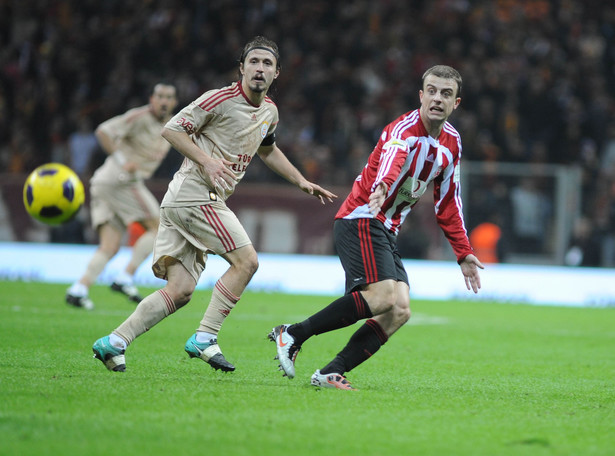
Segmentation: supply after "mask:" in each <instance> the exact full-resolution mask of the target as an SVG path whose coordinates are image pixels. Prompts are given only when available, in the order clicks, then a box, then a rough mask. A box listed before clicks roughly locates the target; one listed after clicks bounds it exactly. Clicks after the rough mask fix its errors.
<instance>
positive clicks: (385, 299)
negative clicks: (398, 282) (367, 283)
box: [363, 285, 397, 315]
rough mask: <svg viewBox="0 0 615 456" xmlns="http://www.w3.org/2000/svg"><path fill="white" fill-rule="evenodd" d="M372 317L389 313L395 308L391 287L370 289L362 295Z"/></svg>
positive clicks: (380, 286)
mask: <svg viewBox="0 0 615 456" xmlns="http://www.w3.org/2000/svg"><path fill="white" fill-rule="evenodd" d="M363 297H364V298H365V299H366V300H367V303H368V304H369V307H370V309H371V311H372V313H373V314H374V315H379V314H383V313H386V312H390V311H392V310H393V309H394V307H395V301H396V297H397V296H396V293H395V288H394V287H393V286H390V287H388V286H382V285H379V286H378V287H372V288H370V289H368V290H367V291H366V292H364V293H363Z"/></svg>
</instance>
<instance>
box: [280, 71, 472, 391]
mask: <svg viewBox="0 0 615 456" xmlns="http://www.w3.org/2000/svg"><path fill="white" fill-rule="evenodd" d="M461 83H462V80H461V75H460V74H459V73H458V72H457V71H456V70H455V69H454V68H451V67H448V66H444V65H437V66H435V67H432V68H430V69H428V70H427V71H426V72H425V74H424V75H423V88H422V90H420V91H419V98H420V102H421V106H420V108H419V109H416V110H414V111H410V112H408V113H406V114H404V115H402V116H401V117H399V118H398V119H396V120H394V121H393V122H392V123H390V124H389V125H387V126H386V127H385V128H384V130H383V131H382V134H381V135H380V139H379V141H378V143H377V144H376V147H375V148H374V150H373V152H372V153H371V154H370V156H369V158H368V161H367V165H366V166H365V168H364V169H363V171H362V172H361V174H360V175H359V176H358V177H357V178H356V180H355V183H354V185H353V187H352V190H351V192H350V194H349V195H348V197H347V198H346V200H345V201H344V202H343V203H342V206H341V208H340V209H339V211H338V213H337V215H336V220H335V225H334V237H335V246H336V250H337V252H338V254H339V256H340V260H341V263H342V266H343V268H344V271H345V273H346V293H347V294H346V295H344V296H343V297H341V298H339V299H337V300H336V301H334V302H333V303H331V304H330V305H329V306H328V307H326V308H324V309H323V310H321V311H320V312H317V313H316V314H314V315H312V316H311V317H309V318H307V319H306V320H304V321H302V322H300V323H297V324H294V325H288V324H283V325H279V326H276V327H275V328H273V330H272V331H271V333H270V334H269V338H270V339H271V340H272V341H275V342H276V346H277V358H278V359H279V361H280V369H281V370H283V371H284V374H285V375H286V376H288V377H289V378H292V377H294V376H295V364H294V363H295V358H296V356H297V353H298V351H299V349H300V347H301V345H302V344H303V343H304V342H305V341H306V340H307V339H308V338H310V337H311V336H314V335H317V334H322V333H324V332H328V331H332V330H335V329H339V328H342V327H345V326H348V325H351V324H353V323H355V322H357V321H358V320H362V319H367V321H366V322H365V324H364V325H363V326H361V327H360V328H359V329H358V330H357V331H356V332H355V333H354V334H353V336H352V337H351V338H350V341H349V342H348V344H347V345H346V347H345V348H344V349H343V350H342V351H341V352H340V353H339V354H338V355H337V356H336V357H335V358H334V359H333V360H332V361H331V362H330V363H329V364H327V365H326V366H325V367H323V368H322V369H319V370H317V371H316V372H315V373H314V375H313V376H312V379H311V383H312V385H315V386H323V387H330V388H339V389H353V388H352V386H351V385H350V382H348V380H347V379H346V378H345V377H344V374H345V373H346V372H349V371H350V370H352V369H353V368H355V367H356V366H358V365H359V364H361V363H362V362H363V361H365V360H366V359H367V358H369V357H370V356H372V355H373V354H374V353H375V352H376V351H377V350H378V349H379V348H380V347H381V346H382V345H383V344H384V343H385V342H386V341H387V340H388V339H389V337H391V336H392V335H393V333H395V331H397V330H398V329H399V328H400V327H401V326H402V325H403V324H404V323H406V322H407V321H408V319H409V318H410V297H409V291H410V287H409V284H408V276H407V274H406V271H405V270H404V267H403V264H402V261H401V257H400V255H399V252H398V250H397V233H398V232H399V228H400V226H401V224H402V223H403V222H404V219H405V218H406V216H407V215H408V214H409V213H410V212H411V211H412V208H413V207H414V205H415V204H416V203H417V202H418V200H419V198H420V197H421V196H422V195H423V193H424V192H425V190H426V189H427V186H428V185H429V184H430V183H433V194H434V202H435V212H436V220H437V222H438V224H439V226H440V228H441V229H442V231H443V232H444V234H445V235H446V237H447V239H448V240H449V242H450V244H451V246H452V248H453V251H454V253H455V255H456V256H457V262H458V263H459V265H460V267H461V272H462V274H463V277H464V280H465V283H466V287H467V288H468V290H472V291H474V293H477V292H478V289H479V288H480V286H481V284H480V276H479V273H478V268H481V269H482V268H483V265H482V264H481V262H480V261H479V260H478V259H477V258H476V256H475V255H474V254H473V253H472V247H471V246H470V242H469V240H468V236H467V233H466V229H465V226H464V221H463V213H462V205H461V191H460V187H459V184H460V182H459V176H460V172H459V161H460V159H461V139H460V136H459V133H458V132H457V131H456V130H455V129H454V128H453V126H452V125H451V124H450V123H448V121H447V119H448V118H449V116H450V115H451V113H452V112H453V110H455V109H456V108H457V107H458V106H459V103H460V102H461V98H460V94H461Z"/></svg>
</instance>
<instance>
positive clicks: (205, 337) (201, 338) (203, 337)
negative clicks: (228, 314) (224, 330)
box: [196, 331, 217, 344]
mask: <svg viewBox="0 0 615 456" xmlns="http://www.w3.org/2000/svg"><path fill="white" fill-rule="evenodd" d="M216 337H217V336H216V335H215V334H212V333H208V332H205V331H197V332H196V341H197V342H198V343H199V344H204V343H205V342H209V341H210V340H211V339H215V338H216Z"/></svg>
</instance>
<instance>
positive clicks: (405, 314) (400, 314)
mask: <svg viewBox="0 0 615 456" xmlns="http://www.w3.org/2000/svg"><path fill="white" fill-rule="evenodd" d="M411 316H412V312H411V311H410V305H409V304H408V303H404V305H401V306H400V305H397V306H395V320H397V321H398V322H399V324H400V326H401V325H404V324H406V323H407V322H408V320H410V317H411Z"/></svg>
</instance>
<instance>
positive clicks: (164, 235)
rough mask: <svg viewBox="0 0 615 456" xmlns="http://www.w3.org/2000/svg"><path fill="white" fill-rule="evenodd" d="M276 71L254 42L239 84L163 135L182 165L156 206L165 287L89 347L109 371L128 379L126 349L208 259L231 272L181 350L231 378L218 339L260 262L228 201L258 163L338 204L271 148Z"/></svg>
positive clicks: (266, 43)
mask: <svg viewBox="0 0 615 456" xmlns="http://www.w3.org/2000/svg"><path fill="white" fill-rule="evenodd" d="M279 70H280V62H279V54H278V47H277V45H276V43H274V42H273V41H270V40H268V39H266V38H263V37H256V38H255V39H254V40H252V41H251V42H249V43H248V44H246V46H245V47H244V49H243V52H242V54H241V57H240V59H239V71H240V74H241V77H240V80H239V82H236V83H234V84H231V85H230V86H228V87H224V88H222V89H218V90H211V91H208V92H206V93H204V94H203V95H201V96H200V97H199V98H198V99H197V100H196V101H194V102H193V103H191V104H190V105H189V106H186V107H185V108H184V109H182V110H181V111H180V112H179V113H178V114H176V115H175V117H173V119H171V120H170V121H169V122H168V123H167V125H166V127H165V129H164V131H163V136H164V137H165V138H166V139H167V140H168V141H169V142H170V143H171V145H172V146H173V147H174V148H175V149H177V150H178V151H179V152H181V153H182V154H183V155H184V156H185V157H186V158H185V159H184V162H183V164H182V166H181V168H180V169H179V171H177V173H175V176H174V177H173V180H172V182H171V183H170V184H169V189H168V191H167V193H166V195H165V196H164V199H163V201H162V209H161V217H160V226H159V230H158V236H157V238H156V244H155V247H154V265H153V270H154V273H155V274H156V276H158V277H161V278H163V279H165V280H167V284H166V286H165V287H164V288H163V289H161V290H158V291H156V292H154V293H152V294H151V295H149V296H147V297H146V298H145V299H143V300H142V301H141V303H140V304H139V305H138V306H137V308H136V309H135V311H134V312H133V313H132V315H130V316H129V317H128V318H127V319H126V320H125V321H124V322H123V323H122V324H121V325H120V326H119V327H117V329H115V330H114V331H113V332H112V333H111V334H109V335H108V336H105V337H102V338H100V339H98V340H97V341H96V342H95V343H94V346H93V347H92V348H93V351H94V354H95V357H96V358H98V359H100V360H101V361H102V362H103V363H104V364H105V366H106V367H107V368H108V369H109V370H113V371H124V370H125V369H126V363H125V359H124V352H125V349H126V347H127V346H128V345H129V344H130V343H131V342H132V341H133V340H134V339H135V338H136V337H138V336H140V335H141V334H143V333H144V332H145V331H147V330H148V329H150V328H151V327H153V326H154V325H156V324H157V323H158V322H160V321H161V320H162V319H164V318H165V317H167V316H169V315H170V314H172V313H173V312H175V311H176V310H177V309H179V308H180V307H183V306H185V305H186V304H187V303H188V302H189V301H190V298H191V297H192V293H193V291H194V289H195V287H196V284H197V282H198V280H199V277H200V275H201V273H202V272H203V270H204V269H205V263H206V261H207V255H208V254H210V253H213V254H216V255H220V256H221V257H222V258H224V259H225V260H226V261H227V262H228V263H229V269H228V270H227V271H226V272H225V273H224V274H223V275H222V277H221V278H220V279H219V280H218V281H217V282H216V284H215V287H214V289H213V291H212V297H211V301H210V303H209V306H208V307H207V310H206V311H205V315H204V316H203V319H202V321H201V324H200V325H199V327H198V329H197V330H196V333H195V334H193V335H192V337H190V338H189V339H188V341H187V342H186V345H185V350H186V352H187V353H188V355H190V356H191V357H200V358H201V359H203V360H204V361H205V362H207V363H208V364H210V365H211V366H212V367H213V368H215V369H222V370H223V371H233V370H235V367H234V366H233V365H232V364H231V363H229V362H228V361H227V360H226V359H225V358H224V356H223V355H222V352H221V351H220V348H219V347H218V343H217V336H218V332H219V330H220V328H221V326H222V323H223V321H224V319H225V318H226V317H227V316H228V314H229V313H230V311H231V310H232V309H233V307H234V306H235V304H237V301H239V298H240V297H241V294H242V293H243V291H244V289H245V287H246V286H247V285H248V283H249V282H250V280H251V278H252V276H253V275H254V273H255V272H256V269H257V268H258V258H257V254H256V251H255V250H254V247H253V246H252V243H251V242H250V239H249V238H248V235H247V234H246V232H245V230H244V228H243V227H242V225H241V224H240V223H239V221H238V220H237V217H236V216H235V214H234V213H233V212H232V211H231V210H230V209H229V208H228V207H227V206H226V204H225V201H226V199H227V198H228V197H229V196H230V195H231V194H232V193H233V191H234V189H235V186H236V185H237V183H239V181H240V180H241V178H242V177H243V175H244V173H245V171H246V167H247V166H248V164H249V163H250V162H251V161H252V159H253V157H254V155H255V154H257V153H258V155H259V157H260V159H262V160H263V161H264V162H265V163H266V164H267V166H268V167H269V168H271V169H272V170H273V171H275V172H276V173H278V174H280V175H281V176H283V177H284V178H285V179H287V180H288V181H289V182H291V183H293V184H295V185H297V186H298V187H299V188H300V189H301V190H303V191H304V192H306V193H309V194H310V195H313V196H315V197H317V198H319V199H320V200H321V202H322V203H323V204H324V203H325V200H329V201H333V198H335V197H336V195H334V194H333V193H331V192H329V191H328V190H325V189H323V188H321V187H320V186H318V185H316V184H314V183H312V182H309V181H307V180H306V179H305V177H304V176H303V175H302V174H301V173H300V172H299V171H298V170H297V169H296V168H295V167H294V166H293V165H292V164H291V163H290V162H289V161H288V159H287V158H286V156H285V155H284V154H283V153H282V151H281V150H280V149H279V148H278V147H277V146H276V144H275V130H276V127H277V125H278V110H277V108H276V106H275V104H274V103H273V102H272V101H271V99H269V98H268V97H267V96H266V95H267V91H268V89H269V87H270V86H271V84H272V82H273V81H274V79H275V78H277V77H278V74H279Z"/></svg>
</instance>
